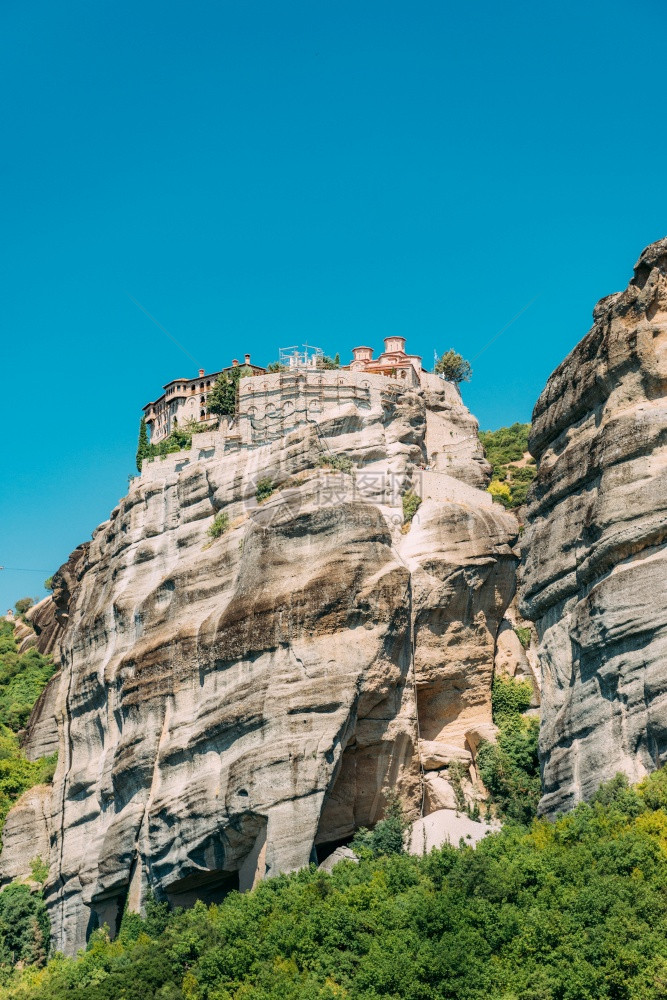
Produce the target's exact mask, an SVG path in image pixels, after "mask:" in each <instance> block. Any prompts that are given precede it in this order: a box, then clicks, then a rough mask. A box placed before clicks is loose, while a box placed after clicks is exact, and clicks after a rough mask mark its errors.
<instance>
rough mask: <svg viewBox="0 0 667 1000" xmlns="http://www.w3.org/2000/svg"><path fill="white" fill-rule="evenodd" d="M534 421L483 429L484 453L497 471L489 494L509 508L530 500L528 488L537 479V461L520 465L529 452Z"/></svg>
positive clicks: (492, 478) (492, 477)
mask: <svg viewBox="0 0 667 1000" xmlns="http://www.w3.org/2000/svg"><path fill="white" fill-rule="evenodd" d="M529 434H530V424H519V423H516V424H512V426H511V427H501V428H500V430H497V431H480V434H479V439H480V441H481V442H482V444H483V445H484V453H485V454H486V457H487V459H488V460H489V462H490V463H491V466H492V469H493V472H492V476H491V482H490V484H489V493H491V494H492V495H493V498H494V500H498V501H499V502H500V503H502V504H503V506H505V507H507V508H508V509H512V508H514V507H520V506H521V505H522V504H524V503H525V502H526V496H527V494H528V489H529V487H530V484H531V483H532V481H533V479H534V478H535V461H534V459H532V458H530V459H529V460H528V464H527V465H525V466H522V467H520V468H519V467H517V466H516V465H514V464H512V463H514V462H520V461H521V460H522V459H523V457H524V455H525V453H526V452H527V451H528V435H529Z"/></svg>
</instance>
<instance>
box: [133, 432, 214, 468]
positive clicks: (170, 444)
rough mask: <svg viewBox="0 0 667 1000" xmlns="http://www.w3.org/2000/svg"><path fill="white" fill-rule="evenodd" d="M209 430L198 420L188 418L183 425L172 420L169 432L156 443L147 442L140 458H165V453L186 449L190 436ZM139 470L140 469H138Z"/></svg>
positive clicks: (190, 441)
mask: <svg viewBox="0 0 667 1000" xmlns="http://www.w3.org/2000/svg"><path fill="white" fill-rule="evenodd" d="M208 430H210V426H209V425H208V424H202V423H200V422H199V421H198V420H188V422H187V423H186V424H184V425H183V427H179V425H178V424H177V423H176V422H174V428H173V430H172V432H171V434H170V435H169V436H168V437H166V438H163V440H162V441H159V442H158V443H157V444H150V443H149V444H148V445H147V447H146V450H145V453H144V456H143V458H142V461H143V459H144V458H147V459H154V458H165V456H166V455H173V454H175V453H176V452H178V451H188V449H189V448H191V447H192V438H193V436H194V435H195V434H203V433H204V432H205V431H208ZM139 471H141V469H140V470H139Z"/></svg>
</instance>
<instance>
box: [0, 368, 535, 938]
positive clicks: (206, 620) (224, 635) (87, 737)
mask: <svg viewBox="0 0 667 1000" xmlns="http://www.w3.org/2000/svg"><path fill="white" fill-rule="evenodd" d="M440 391H441V396H442V398H440V397H438V396H437V386H435V387H433V388H429V390H428V392H426V391H424V390H415V391H406V392H405V393H403V394H402V395H400V396H398V397H397V395H396V392H395V389H394V390H392V392H389V391H388V392H387V393H386V394H385V393H381V394H379V396H378V400H377V403H376V402H374V403H373V405H372V406H370V407H369V408H368V409H366V410H363V411H360V410H359V409H358V408H356V407H354V406H352V405H349V406H348V405H347V404H345V405H343V406H341V407H340V409H339V410H338V411H337V412H336V413H334V414H333V415H332V414H331V413H329V415H328V416H327V417H326V419H323V420H322V421H320V423H319V427H318V428H317V429H316V428H315V427H313V426H304V427H300V428H297V429H296V430H293V431H292V432H291V433H289V434H288V435H286V436H285V437H284V438H281V439H279V440H276V441H273V442H271V443H268V444H266V445H263V446H261V447H258V448H255V449H251V450H238V451H232V452H230V453H229V454H225V455H224V456H220V455H216V457H215V458H213V459H209V460H205V459H203V460H201V461H196V460H195V461H190V463H189V464H188V465H187V466H185V465H183V466H182V467H180V468H179V465H178V464H176V465H169V464H168V463H165V469H166V471H165V473H164V475H162V476H161V475H160V467H159V466H157V467H154V468H153V469H152V471H151V477H150V479H148V478H147V479H146V480H139V481H137V482H136V483H135V484H134V485H133V487H132V489H131V491H130V493H129V495H128V497H126V498H125V499H124V500H123V501H122V503H121V504H120V506H119V507H118V508H116V510H114V511H113V513H112V515H111V518H110V520H109V521H108V522H106V523H105V524H103V525H101V526H100V528H98V529H97V531H96V532H95V535H94V537H93V541H92V543H91V544H90V547H89V549H88V550H87V552H86V553H85V564H84V565H83V566H82V567H80V568H79V571H78V573H77V586H76V589H75V591H74V592H73V596H72V597H71V600H70V601H69V611H68V615H69V619H68V621H67V627H66V629H65V631H64V637H63V640H62V659H63V662H62V670H61V675H60V680H59V682H58V684H57V689H56V698H55V715H56V718H57V723H58V737H59V758H58V768H57V771H56V775H55V778H54V785H53V792H52V798H51V813H50V817H49V829H50V831H51V850H50V865H51V870H50V876H49V880H48V882H47V886H46V897H47V903H48V906H49V911H50V917H51V925H52V930H53V935H54V944H55V946H56V947H57V948H58V949H60V950H63V951H65V952H67V953H72V952H74V951H75V950H76V949H77V948H78V947H81V946H82V944H84V942H85V940H86V936H87V934H88V933H89V931H90V930H91V928H92V927H94V926H95V925H96V924H98V923H102V922H104V921H105V922H107V923H108V924H109V926H110V927H111V930H112V931H113V930H114V929H115V928H116V927H117V924H118V920H119V917H120V914H121V912H122V909H123V906H124V905H125V902H126V900H127V902H128V905H129V906H130V907H131V908H134V909H136V908H140V907H141V905H142V900H143V898H144V896H145V893H146V891H147V889H148V888H149V887H150V888H151V889H152V891H154V892H155V893H156V894H157V895H158V897H162V898H165V897H166V898H167V899H169V900H170V901H171V902H172V903H174V904H176V905H188V904H190V903H191V902H193V901H194V899H196V898H201V899H204V900H212V899H216V898H219V897H220V895H221V894H222V893H224V892H225V891H226V890H228V889H229V888H231V887H235V886H238V887H240V888H248V887H250V886H251V885H252V884H253V883H254V882H255V881H256V880H257V879H258V878H263V877H265V876H267V875H272V874H276V873H278V872H281V871H289V870H292V869H295V868H297V867H300V866H302V865H305V864H307V863H308V862H309V860H311V858H313V859H314V858H315V857H316V855H317V852H318V851H319V852H320V854H321V855H324V854H326V853H328V852H329V851H330V850H331V847H332V846H333V845H335V844H336V843H337V842H340V841H343V840H345V839H347V838H349V837H350V836H351V835H352V833H353V832H354V830H355V829H356V828H357V827H359V826H361V825H365V826H372V825H373V824H374V823H375V822H376V821H377V819H379V818H380V817H381V815H382V810H383V807H384V794H383V792H384V790H386V788H387V787H392V788H394V789H396V790H397V791H398V792H399V794H400V795H401V797H402V798H403V801H404V802H405V803H406V804H407V805H408V806H409V808H410V809H411V812H412V814H413V816H414V817H417V816H419V815H420V814H421V813H422V812H424V811H426V812H428V810H429V808H431V809H433V808H441V804H442V802H443V801H446V802H447V804H451V803H450V798H451V796H449V798H448V794H447V790H446V789H445V788H443V786H442V782H443V781H446V775H447V768H448V766H450V765H451V764H452V762H460V761H464V762H465V764H466V766H468V768H469V770H470V773H471V782H472V781H473V779H474V767H473V764H472V761H473V759H474V753H475V750H476V747H477V744H478V741H479V733H480V732H484V731H485V730H484V727H485V726H486V727H487V730H486V731H488V730H489V727H491V705H490V688H491V677H492V671H493V661H494V654H495V638H496V633H497V631H498V628H499V626H500V623H501V621H502V617H503V613H504V610H505V608H506V606H507V605H508V603H509V602H510V601H511V599H512V596H513V593H514V575H515V563H516V556H515V551H514V545H515V543H516V540H517V530H518V529H517V524H516V522H515V521H514V518H513V517H511V516H510V515H508V514H507V513H506V512H505V511H504V510H503V509H502V508H500V507H497V506H493V505H492V504H491V503H490V500H489V497H488V494H486V493H484V492H482V491H481V490H478V489H475V488H473V486H471V485H466V484H465V483H466V481H467V482H468V483H470V482H477V481H478V480H479V478H480V469H481V468H483V465H484V463H483V458H482V454H481V449H480V447H479V444H478V442H477V440H476V437H475V436H474V431H475V427H476V425H475V422H474V420H473V419H472V418H471V417H470V416H469V414H467V411H466V410H465V408H464V407H463V406H462V404H461V403H460V399H458V401H457V399H456V398H454V397H453V395H452V392H451V387H447V386H444V385H441V390H440ZM445 404H446V405H445ZM448 407H453V408H454V412H455V418H453V431H455V432H456V440H460V439H461V436H462V435H461V429H462V428H463V427H465V426H466V425H467V426H468V428H469V429H471V430H472V432H473V433H472V435H471V436H470V437H469V438H467V439H466V441H465V442H463V443H462V446H460V447H459V448H458V451H457V458H456V461H455V462H454V461H453V462H452V463H450V464H449V466H448V469H449V473H450V475H452V476H454V474H455V473H457V471H461V475H460V477H459V478H458V479H451V482H452V483H454V484H455V485H456V484H457V483H458V487H457V489H456V490H452V489H449V490H446V491H445V493H444V494H443V495H444V496H446V497H452V499H442V500H435V499H430V500H429V499H427V500H424V502H423V503H422V505H421V507H420V509H419V511H418V513H417V515H416V516H415V519H414V521H413V523H412V525H411V527H410V530H409V531H407V532H406V531H404V530H403V524H402V521H403V517H402V509H401V494H402V493H403V492H405V491H406V490H407V489H408V488H410V487H412V486H414V485H416V480H417V479H418V478H419V472H420V469H421V467H422V466H424V465H426V464H428V463H429V461H430V459H429V454H428V451H427V445H426V438H427V427H428V423H429V419H430V417H431V414H432V413H433V412H434V410H436V409H437V413H438V421H439V424H438V434H439V435H440V437H441V438H442V437H443V426H442V419H443V417H442V414H443V413H445V412H447V408H448ZM452 436H453V437H454V435H452ZM343 453H344V454H346V455H349V456H351V457H352V458H353V460H354V462H355V465H356V472H355V473H352V474H350V473H342V472H340V471H336V470H335V469H332V468H331V467H330V465H329V466H327V465H326V462H329V461H330V458H331V456H332V455H335V454H343ZM462 453H463V454H467V455H468V464H467V465H466V463H465V461H464V460H463V458H462V457H461V455H462ZM322 462H325V464H324V465H322V464H321V463H322ZM464 473H465V474H464ZM262 477H265V478H269V479H271V480H272V481H273V482H274V484H276V486H278V487H279V488H278V489H277V490H276V492H274V493H273V495H272V496H271V497H270V498H269V499H268V500H266V501H264V502H263V503H262V504H260V505H257V503H256V501H255V489H256V484H257V481H258V479H259V478H262ZM217 512H224V513H225V514H226V515H227V517H228V527H227V530H226V531H225V532H224V533H223V534H222V535H221V537H219V538H217V539H215V540H214V539H212V538H211V537H210V535H209V529H210V528H211V525H212V523H213V518H214V516H215V514H216V513H217ZM469 738H470V740H471V741H472V742H469ZM426 751H428V767H429V771H428V774H429V775H430V776H431V778H430V780H431V781H433V782H434V791H433V792H432V793H429V794H428V795H427V794H426V789H425V785H424V781H423V774H424V773H425V771H424V768H425V761H426V757H427V754H426ZM422 758H423V759H422ZM435 779H439V781H436V780H435ZM471 787H472V785H471ZM438 803H439V804H438ZM16 849H17V850H18V845H17V848H16ZM11 863H12V861H11V858H8V864H10V865H11ZM14 867H15V868H16V865H15V866H14Z"/></svg>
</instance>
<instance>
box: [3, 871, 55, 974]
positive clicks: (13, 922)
mask: <svg viewBox="0 0 667 1000" xmlns="http://www.w3.org/2000/svg"><path fill="white" fill-rule="evenodd" d="M49 934H50V927H49V918H48V916H47V913H46V906H45V905H44V900H43V899H42V896H41V893H33V892H31V891H30V889H29V888H28V886H26V885H20V884H19V883H17V882H13V883H12V884H11V885H8V886H7V888H6V889H4V890H3V891H2V892H1V893H0V961H2V962H3V963H7V964H11V965H14V964H16V963H17V962H28V963H30V964H31V965H37V966H40V965H43V964H44V962H45V961H46V958H47V955H48V950H49Z"/></svg>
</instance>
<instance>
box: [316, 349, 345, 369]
mask: <svg viewBox="0 0 667 1000" xmlns="http://www.w3.org/2000/svg"><path fill="white" fill-rule="evenodd" d="M317 367H318V368H324V369H325V370H328V371H333V370H334V369H335V368H340V354H338V353H336V354H334V356H333V358H329V357H327V355H326V354H324V355H323V356H322V357H321V358H318V359H317Z"/></svg>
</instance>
